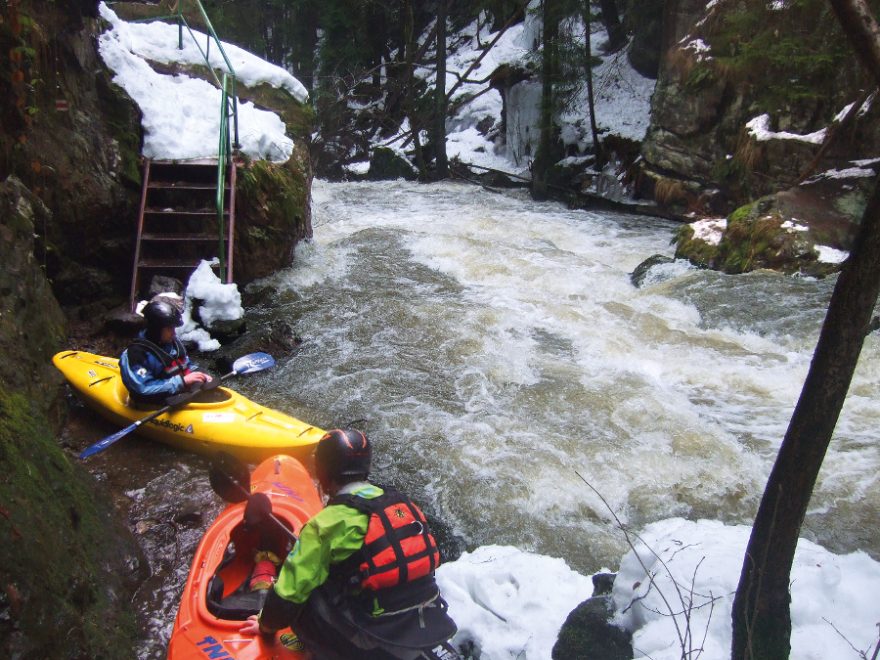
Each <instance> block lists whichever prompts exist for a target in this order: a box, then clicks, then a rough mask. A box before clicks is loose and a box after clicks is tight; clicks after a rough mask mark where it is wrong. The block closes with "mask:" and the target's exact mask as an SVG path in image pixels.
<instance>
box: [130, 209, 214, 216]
mask: <svg viewBox="0 0 880 660" xmlns="http://www.w3.org/2000/svg"><path fill="white" fill-rule="evenodd" d="M146 214H150V215H160V216H161V215H164V216H173V215H186V216H194V217H199V216H201V217H217V211H216V210H212V209H203V210H199V211H188V210H184V211H181V210H178V209H172V208H163V209H157V208H148V209H144V215H146ZM223 215H229V210H228V209H225V210H224V211H223Z"/></svg>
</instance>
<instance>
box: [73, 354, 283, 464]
mask: <svg viewBox="0 0 880 660" xmlns="http://www.w3.org/2000/svg"><path fill="white" fill-rule="evenodd" d="M274 366H275V358H273V357H272V356H271V355H269V354H268V353H249V354H248V355H242V356H241V357H240V358H238V359H237V360H236V361H235V362H233V363H232V371H230V372H229V373H228V374H225V375H224V376H221V377H220V378H214V379H211V381H209V382H208V383H205V384H204V386H203V387H198V388H194V389H192V390H186V391H184V392H180V393H179V394H174V395H172V396H169V397H168V398H167V399H166V400H165V405H164V406H162V407H161V408H159V409H158V410H156V411H154V412H151V413H150V414H149V415H147V416H146V417H144V418H143V419H139V420H138V421H136V422H134V423H133V424H130V425H128V426H126V427H125V428H124V429H122V430H121V431H117V432H116V433H114V434H113V435H108V436H107V437H106V438H104V439H103V440H98V442H96V443H94V444H91V445H89V446H88V447H86V448H85V449H83V450H82V452H80V455H79V458H80V459H86V458H88V457H89V456H93V455H94V454H97V453H98V452H101V451H104V450H105V449H107V447H109V446H110V445H112V444H113V443H114V442H116V441H117V440H121V439H122V438H124V437H125V436H127V435H128V434H129V433H131V432H132V431H134V430H135V429H137V428H138V427H139V426H142V425H143V424H146V423H147V422H149V421H150V420H153V419H156V418H157V417H158V416H159V415H162V414H164V413H166V412H168V411H169V410H171V409H172V408H176V407H178V406H181V405H183V404H185V403H189V402H190V401H192V400H193V399H194V398H195V397H196V395H197V394H198V393H199V392H202V391H204V390H210V389H213V388H215V387H217V386H218V385H219V384H220V381H224V380H226V379H227V378H230V377H232V376H237V375H240V374H252V373H256V372H257V371H263V370H264V369H271V368H272V367H274ZM215 381H216V382H215Z"/></svg>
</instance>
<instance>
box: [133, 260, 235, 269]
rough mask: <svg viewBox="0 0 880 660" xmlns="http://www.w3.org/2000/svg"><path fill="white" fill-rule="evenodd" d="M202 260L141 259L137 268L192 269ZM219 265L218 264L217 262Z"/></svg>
mask: <svg viewBox="0 0 880 660" xmlns="http://www.w3.org/2000/svg"><path fill="white" fill-rule="evenodd" d="M201 262H202V260H201V259H173V258H167V259H141V260H140V261H138V268H181V269H184V268H187V269H194V268H195V267H196V266H198V265H199V264H200V263H201ZM218 265H219V264H218Z"/></svg>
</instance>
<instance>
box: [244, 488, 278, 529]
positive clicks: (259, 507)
mask: <svg viewBox="0 0 880 660" xmlns="http://www.w3.org/2000/svg"><path fill="white" fill-rule="evenodd" d="M271 517H272V501H271V500H270V499H269V496H268V495H266V493H253V494H252V495H251V496H250V498H248V502H247V504H246V505H245V507H244V524H245V525H247V526H248V527H260V526H261V525H262V524H263V523H265V522H266V521H267V520H269V519H270V518H271Z"/></svg>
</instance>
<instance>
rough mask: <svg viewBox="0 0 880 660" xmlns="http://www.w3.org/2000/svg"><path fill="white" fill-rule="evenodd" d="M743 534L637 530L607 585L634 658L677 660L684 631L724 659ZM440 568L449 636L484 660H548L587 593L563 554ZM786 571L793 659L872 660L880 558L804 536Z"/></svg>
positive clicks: (686, 528)
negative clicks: (452, 622) (838, 550)
mask: <svg viewBox="0 0 880 660" xmlns="http://www.w3.org/2000/svg"><path fill="white" fill-rule="evenodd" d="M749 533H750V528H749V527H746V526H743V525H738V526H729V525H724V524H723V523H720V522H718V521H714V520H701V521H699V522H693V521H687V520H683V519H681V518H672V519H669V520H662V521H659V522H656V523H653V524H651V525H648V527H647V528H646V529H645V530H643V531H642V533H641V534H640V535H639V536H640V538H641V539H642V541H643V542H644V543H636V548H637V551H638V552H637V553H636V552H634V551H630V552H629V553H627V554H626V555H625V556H624V557H623V559H622V561H621V563H620V567H619V573H618V575H617V579H616V580H615V583H614V592H613V599H614V604H615V609H616V612H617V616H616V619H615V623H616V624H618V625H620V626H621V627H623V628H626V629H628V630H630V631H631V632H632V633H633V648H634V651H635V655H634V657H636V658H642V657H645V658H647V657H650V658H653V660H679V658H681V657H683V652H682V648H681V644H680V643H679V639H680V638H682V637H684V635H685V632H686V631H689V634H690V635H691V638H690V639H691V641H690V646H689V647H688V648H687V649H685V650H686V651H696V650H699V649H702V653H701V654H700V656H699V657H701V658H703V659H704V660H724V659H726V658H729V657H730V642H731V619H730V616H731V605H732V603H733V596H734V592H735V591H736V586H737V583H738V582H739V574H740V569H741V568H742V561H743V553H744V552H745V547H746V544H747V542H748V538H749ZM646 571H647V572H646ZM437 575H438V580H439V582H440V586H441V589H442V590H443V595H444V597H445V598H446V599H447V601H448V602H449V611H450V613H451V614H452V616H453V618H455V619H456V621H457V622H458V625H459V634H458V636H457V638H456V641H457V642H459V643H461V642H464V641H466V640H470V641H473V642H474V643H475V644H476V646H477V647H478V648H480V650H481V653H482V655H481V657H482V658H484V660H507V659H509V658H510V659H512V658H527V659H528V660H549V659H550V658H551V652H552V650H553V644H554V643H555V641H556V637H557V634H558V631H559V628H560V626H561V625H562V623H563V622H564V621H565V618H566V616H567V615H568V613H569V612H570V611H571V610H572V609H574V607H575V606H576V605H578V603H580V602H582V601H583V600H585V599H587V598H588V597H589V596H590V595H591V593H592V589H593V587H592V582H591V580H590V578H588V577H585V576H583V575H579V574H578V573H576V572H574V571H572V570H571V569H570V568H569V567H568V566H567V565H566V563H565V562H564V561H563V560H561V559H551V558H549V557H546V556H542V555H535V554H531V553H528V552H523V551H521V550H517V549H516V548H512V547H509V546H483V547H481V548H477V549H476V550H475V551H474V552H472V553H465V554H464V555H463V556H462V557H461V558H460V559H459V560H457V561H455V562H451V563H449V564H446V565H443V566H441V567H440V569H439V570H438V572H437ZM791 578H792V582H791V584H792V586H791V594H792V605H791V616H792V637H791V645H792V651H791V657H792V658H794V659H796V660H828V659H830V658H848V657H852V658H856V657H859V656H858V653H857V652H856V649H857V650H858V651H861V652H863V653H864V654H865V655H863V656H862V657H870V653H871V652H872V651H873V649H874V647H875V645H876V644H877V642H878V633H877V622H878V621H880V602H878V600H877V598H876V594H877V593H878V592H880V563H878V562H876V561H874V560H873V559H871V558H870V557H868V555H866V554H865V553H864V552H853V553H851V554H848V555H835V554H833V553H831V552H829V551H827V550H825V549H824V548H822V547H821V546H818V545H816V544H815V543H812V542H810V541H807V540H806V539H801V541H800V543H799V545H798V550H797V553H796V555H795V563H794V567H793V569H792V575H791ZM670 607H671V608H672V611H673V612H674V614H675V615H674V616H671V615H670ZM688 619H689V621H688ZM688 657H690V656H688ZM693 657H696V655H694V656H693Z"/></svg>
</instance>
